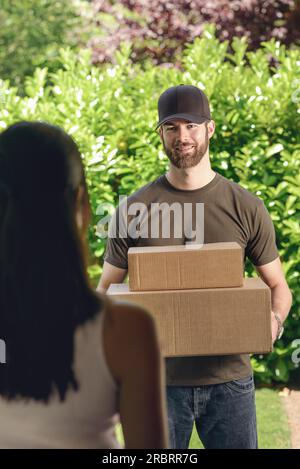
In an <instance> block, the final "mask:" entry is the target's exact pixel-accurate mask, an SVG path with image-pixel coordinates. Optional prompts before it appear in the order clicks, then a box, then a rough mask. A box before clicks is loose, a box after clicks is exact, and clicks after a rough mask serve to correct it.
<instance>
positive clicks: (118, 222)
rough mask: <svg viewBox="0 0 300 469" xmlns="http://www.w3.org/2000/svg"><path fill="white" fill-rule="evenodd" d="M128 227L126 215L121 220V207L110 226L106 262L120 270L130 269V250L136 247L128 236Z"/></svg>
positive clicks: (115, 213)
mask: <svg viewBox="0 0 300 469" xmlns="http://www.w3.org/2000/svg"><path fill="white" fill-rule="evenodd" d="M122 213H123V211H121V216H122ZM126 226H127V225H126V223H125V220H124V215H123V218H121V219H120V207H118V208H117V209H116V211H115V212H114V214H113V216H112V218H111V221H110V224H109V230H108V238H107V243H106V250H105V254H104V260H105V261H106V262H108V263H109V264H112V265H114V266H115V267H119V268H120V269H128V256H127V254H128V249H129V248H130V247H132V246H133V245H134V244H133V243H132V240H131V238H130V237H129V236H128V233H127V229H126Z"/></svg>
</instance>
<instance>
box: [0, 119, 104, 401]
mask: <svg viewBox="0 0 300 469" xmlns="http://www.w3.org/2000/svg"><path fill="white" fill-rule="evenodd" d="M80 186H82V187H83V188H84V191H85V194H86V197H87V193H86V184H85V177H84V169H83V165H82V161H81V157H80V154H79V151H78V148H77V146H76V144H75V143H74V141H73V140H72V139H71V137H69V136H68V135H67V134H66V133H65V132H63V131H62V130H61V129H60V128H58V127H55V126H53V125H49V124H46V123H43V122H19V123H17V124H14V125H12V126H11V127H9V128H8V129H6V130H5V131H4V132H2V133H1V134H0V338H1V339H2V340H4V341H5V345H6V363H5V364H0V395H2V396H3V397H5V398H7V399H11V398H17V397H20V398H34V399H36V400H42V401H48V399H49V397H50V396H51V394H52V392H53V391H54V390H56V391H58V393H59V395H60V398H61V399H62V400H63V399H64V398H65V395H66V392H67V391H68V389H69V388H73V389H75V390H76V389H78V383H77V382H76V376H74V371H73V339H74V332H75V329H76V328H77V327H78V326H79V325H80V324H83V323H84V322H86V321H87V320H88V319H90V318H92V317H94V316H95V314H96V313H97V312H98V311H99V310H100V309H101V300H100V299H99V297H98V296H97V295H96V293H94V292H93V290H92V289H91V287H90V285H89V282H88V278H87V274H86V255H85V250H84V244H85V243H84V242H82V239H81V236H80V235H79V230H78V228H77V225H76V213H75V212H76V210H75V202H76V195H77V193H78V189H79V187H80Z"/></svg>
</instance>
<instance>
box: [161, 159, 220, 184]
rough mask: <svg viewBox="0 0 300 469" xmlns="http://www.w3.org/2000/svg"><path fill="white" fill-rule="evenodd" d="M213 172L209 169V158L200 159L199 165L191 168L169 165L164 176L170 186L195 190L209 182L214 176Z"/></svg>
mask: <svg viewBox="0 0 300 469" xmlns="http://www.w3.org/2000/svg"><path fill="white" fill-rule="evenodd" d="M215 174H216V173H215V172H214V171H213V170H212V169H211V166H210V162H209V160H208V161H207V160H206V161H204V158H203V160H202V161H200V163H199V165H197V166H194V167H193V168H185V169H181V168H176V167H175V166H173V165H170V169H169V171H168V172H167V173H166V177H167V179H168V181H169V183H170V184H172V186H174V187H176V189H181V190H189V191H192V190H195V189H201V187H204V186H206V185H207V184H209V183H210V182H211V181H212V180H213V179H214V177H215Z"/></svg>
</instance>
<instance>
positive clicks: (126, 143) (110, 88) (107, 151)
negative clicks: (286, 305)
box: [0, 27, 300, 382]
mask: <svg viewBox="0 0 300 469" xmlns="http://www.w3.org/2000/svg"><path fill="white" fill-rule="evenodd" d="M232 48H233V52H232V53H229V52H228V44H227V43H226V42H219V41H218V40H217V39H216V37H215V35H214V31H213V28H212V27H210V28H208V29H206V30H205V32H204V33H203V35H202V38H201V39H196V40H195V41H194V43H193V44H190V45H188V46H187V48H186V50H185V53H184V59H183V70H182V71H180V70H179V69H177V68H176V67H170V68H165V67H153V66H151V65H150V64H147V65H146V68H145V69H143V68H142V67H141V66H140V65H133V64H132V63H131V61H130V53H131V52H130V49H129V47H128V46H125V45H124V46H122V48H121V50H120V51H118V52H117V53H116V58H115V60H116V64H115V65H114V66H111V65H105V66H102V67H100V68H99V67H94V66H91V65H90V56H89V54H88V53H87V52H81V54H80V55H79V56H75V55H74V53H73V52H72V51H70V50H62V51H61V58H60V60H61V68H60V69H59V70H57V71H56V72H55V73H54V74H52V75H51V84H50V83H49V82H48V72H47V69H37V70H36V71H35V74H34V76H33V77H31V78H28V79H27V80H26V86H25V92H26V96H25V97H23V98H22V97H20V96H18V94H17V90H16V88H13V87H11V86H10V84H9V82H8V81H2V82H1V81H0V100H1V101H2V105H1V107H0V128H5V127H6V126H7V125H9V124H11V123H13V122H15V121H17V120H20V119H29V120H35V119H41V120H46V121H50V122H52V123H55V124H57V125H60V126H62V127H63V128H64V129H65V130H66V131H68V132H69V133H70V134H72V135H73V137H74V138H75V140H76V141H77V142H78V144H79V147H80V150H81V152H82V155H83V160H84V163H85V167H86V172H87V179H88V187H89V191H90V196H91V201H92V208H93V213H94V218H93V226H92V227H91V230H90V233H89V241H90V247H91V251H92V258H91V264H90V274H91V276H92V277H93V278H98V276H99V275H100V272H101V268H100V265H101V263H102V256H103V252H104V247H105V242H104V240H103V239H100V238H97V237H96V236H95V230H96V225H97V222H98V221H99V215H96V211H97V207H98V205H99V204H100V203H104V202H113V203H115V204H117V203H118V196H119V194H130V193H132V192H133V191H134V190H136V189H138V188H139V187H141V186H142V185H143V184H146V183H148V182H149V181H151V180H153V179H155V178H156V177H157V176H159V175H160V174H162V173H163V172H164V171H165V169H166V167H167V162H168V160H167V158H166V157H165V156H164V154H163V151H162V148H161V144H160V141H159V136H158V135H157V133H156V132H154V127H155V123H156V120H157V109H156V107H157V99H158V97H159V95H160V94H161V92H162V91H163V90H164V89H166V88H168V87H169V86H172V85H176V84H179V83H186V84H194V85H197V86H199V87H201V88H202V89H204V90H205V92H206V93H207V95H208V96H209V99H210V102H211V108H212V115H213V118H214V120H215V121H216V125H217V127H216V134H215V136H214V138H213V140H212V142H211V159H212V166H213V168H214V169H215V170H216V171H218V172H219V173H221V174H223V175H224V176H225V177H227V178H229V179H232V180H234V181H236V182H238V183H240V184H241V185H242V186H244V187H245V188H247V189H248V190H249V191H251V192H252V193H254V194H256V195H258V196H259V197H260V198H261V199H263V200H264V202H265V204H266V206H267V208H268V210H269V212H270V214H271V216H272V218H273V221H274V224H275V228H276V234H277V242H278V248H279V251H280V255H281V259H282V262H283V266H284V270H285V273H286V277H287V280H288V283H289V285H290V288H291V289H292V291H293V296H294V304H293V308H292V312H291V314H290V316H289V318H288V320H287V322H286V332H285V334H284V336H283V338H282V339H281V340H280V341H278V342H276V346H275V348H274V352H273V353H272V354H269V355H267V356H265V357H253V366H254V370H255V375H256V378H257V380H258V381H261V382H271V381H272V380H273V381H278V382H286V381H288V380H289V378H290V376H291V374H292V375H294V376H295V375H296V372H297V367H296V366H295V364H294V363H293V362H292V360H291V354H292V352H293V347H292V340H293V339H296V338H300V325H299V324H300V323H299V305H300V286H299V275H300V272H299V271H300V269H299V267H300V247H299V239H300V221H299V213H300V138H299V128H300V127H299V126H300V107H299V102H300V50H299V49H294V50H286V48H285V46H283V45H280V43H279V42H276V41H274V40H272V41H270V42H267V43H265V44H264V45H263V47H262V48H260V49H258V50H257V51H256V52H248V53H247V52H246V49H247V44H246V42H245V40H244V39H242V40H241V39H234V40H233V43H232ZM270 55H271V56H272V57H274V59H276V60H275V61H276V63H277V67H276V68H273V69H272V68H271V69H270V67H269V57H270ZM225 59H226V60H225ZM246 59H247V63H248V65H246ZM42 215H43V216H47V214H42ZM20 235H21V234H20ZM45 249H47V246H45ZM247 274H248V275H253V274H254V271H253V267H252V266H251V265H250V264H248V265H247Z"/></svg>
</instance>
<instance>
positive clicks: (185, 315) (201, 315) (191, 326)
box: [107, 278, 272, 357]
mask: <svg viewBox="0 0 300 469" xmlns="http://www.w3.org/2000/svg"><path fill="white" fill-rule="evenodd" d="M107 294H108V295H109V296H110V297H111V298H114V299H116V300H125V301H130V302H132V303H136V304H138V305H140V306H143V307H145V308H146V309H147V310H148V311H149V312H150V313H151V314H152V316H153V317H154V318H155V321H156V324H157V328H158V333H159V338H160V343H161V350H162V353H163V355H164V356H166V357H177V356H190V355H228V354H230V355H231V354H239V353H268V352H271V351H272V337H271V293H270V289H269V287H268V286H267V285H266V284H265V283H264V282H263V281H262V280H261V279H259V278H246V279H244V284H243V286H242V287H236V288H218V289H199V290H173V291H155V292H131V291H129V288H128V285H127V284H112V285H111V286H110V287H109V289H108V291H107Z"/></svg>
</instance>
